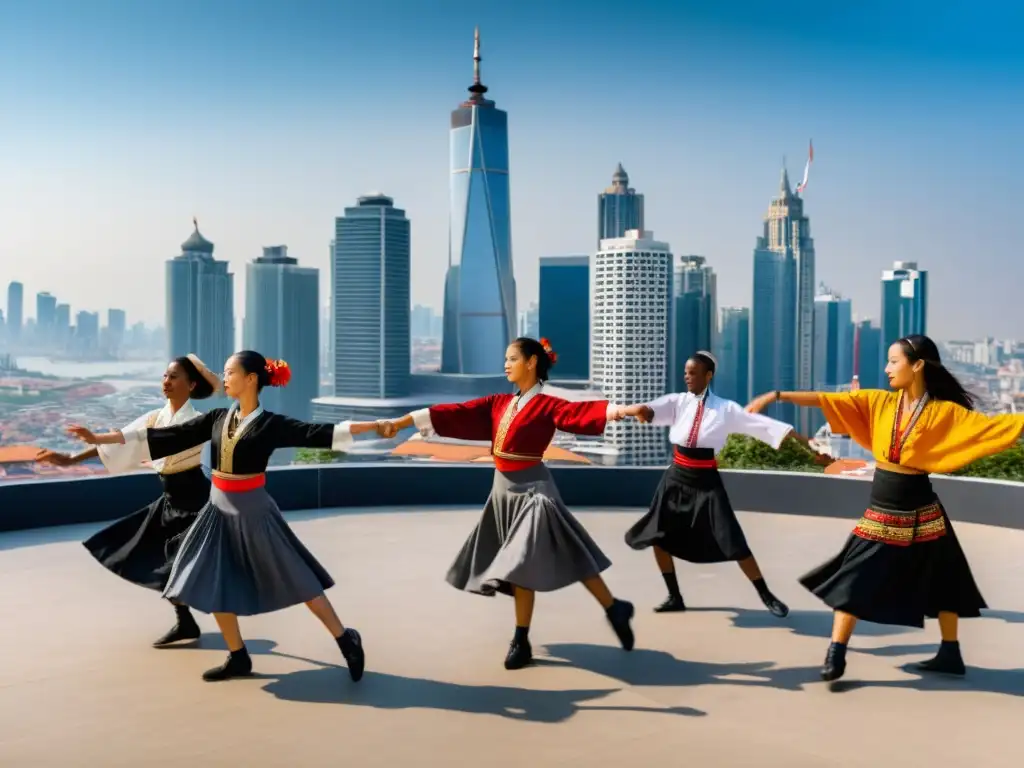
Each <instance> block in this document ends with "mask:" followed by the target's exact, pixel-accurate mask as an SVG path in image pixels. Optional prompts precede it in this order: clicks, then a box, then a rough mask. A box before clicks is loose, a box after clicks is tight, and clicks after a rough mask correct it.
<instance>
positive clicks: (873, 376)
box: [853, 320, 889, 389]
mask: <svg viewBox="0 0 1024 768" xmlns="http://www.w3.org/2000/svg"><path fill="white" fill-rule="evenodd" d="M853 350H854V352H853V355H854V363H855V365H856V367H855V369H854V371H853V374H854V376H856V377H857V380H858V382H859V383H860V385H861V386H862V387H863V388H864V389H876V388H882V389H887V388H888V386H889V383H888V380H883V378H882V369H883V367H884V366H882V364H881V362H882V358H883V356H884V354H885V353H884V352H883V351H882V329H881V328H879V327H878V326H877V325H872V324H871V321H870V320H861V321H860V322H858V323H857V325H856V328H855V331H854V340H853Z"/></svg>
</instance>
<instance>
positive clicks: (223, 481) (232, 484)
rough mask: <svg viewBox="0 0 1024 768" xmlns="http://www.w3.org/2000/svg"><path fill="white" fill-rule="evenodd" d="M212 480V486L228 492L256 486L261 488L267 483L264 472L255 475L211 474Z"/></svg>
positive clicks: (249, 489)
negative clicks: (228, 475) (225, 475)
mask: <svg viewBox="0 0 1024 768" xmlns="http://www.w3.org/2000/svg"><path fill="white" fill-rule="evenodd" d="M211 480H212V481H213V487H214V488H217V489H219V490H221V491H228V492H229V493H244V492H245V491H255V490H256V489H257V488H262V487H263V486H265V485H266V484H267V476H266V474H259V475H255V476H254V477H238V478H235V477H223V476H221V475H216V474H215V475H213V477H212V478H211Z"/></svg>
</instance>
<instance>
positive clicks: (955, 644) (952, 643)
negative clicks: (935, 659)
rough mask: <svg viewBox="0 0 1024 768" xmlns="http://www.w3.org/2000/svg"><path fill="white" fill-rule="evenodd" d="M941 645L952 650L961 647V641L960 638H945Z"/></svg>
mask: <svg viewBox="0 0 1024 768" xmlns="http://www.w3.org/2000/svg"><path fill="white" fill-rule="evenodd" d="M941 647H943V648H949V649H950V650H952V649H953V648H959V647H960V641H959V640H943V641H942V646H941Z"/></svg>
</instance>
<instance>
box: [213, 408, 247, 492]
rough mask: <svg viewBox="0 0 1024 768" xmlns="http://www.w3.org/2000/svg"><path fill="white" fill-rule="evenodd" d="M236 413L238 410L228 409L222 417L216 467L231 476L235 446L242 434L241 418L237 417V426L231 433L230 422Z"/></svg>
mask: <svg viewBox="0 0 1024 768" xmlns="http://www.w3.org/2000/svg"><path fill="white" fill-rule="evenodd" d="M236 413H238V411H228V413H227V415H226V416H225V417H224V426H223V427H221V430H220V461H219V462H217V468H218V469H219V470H220V471H221V472H222V473H224V474H225V475H227V476H232V475H231V470H232V469H234V466H235V446H236V445H238V441H239V439H240V438H241V437H242V435H243V434H244V432H242V419H239V421H238V428H237V429H235V432H234V434H231V422H232V421H233V420H234V418H235V414H236Z"/></svg>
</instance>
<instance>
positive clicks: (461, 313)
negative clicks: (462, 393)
mask: <svg viewBox="0 0 1024 768" xmlns="http://www.w3.org/2000/svg"><path fill="white" fill-rule="evenodd" d="M474 43H475V44H474V52H473V68H474V77H473V85H471V86H470V87H469V94H470V96H469V98H468V99H467V100H466V101H464V102H463V103H462V104H461V105H460V106H459V108H458V109H456V110H455V111H454V112H452V116H451V133H450V140H451V145H450V162H451V201H450V211H449V217H450V218H449V246H448V247H449V250H448V274H447V277H446V280H445V291H444V338H443V341H442V346H441V370H442V371H443V372H444V373H468V374H499V373H501V372H502V371H503V370H504V355H505V347H506V346H507V345H508V343H509V342H510V341H511V340H512V339H513V338H514V337H515V335H516V284H515V278H514V277H513V275H512V225H511V208H510V202H509V176H508V115H507V114H506V113H505V112H503V111H502V110H500V109H498V108H497V107H495V105H494V102H493V101H491V100H489V99H487V98H485V97H484V94H485V93H486V92H487V87H486V86H485V85H483V84H482V83H481V82H480V32H479V30H477V32H476V36H475V41H474Z"/></svg>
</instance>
